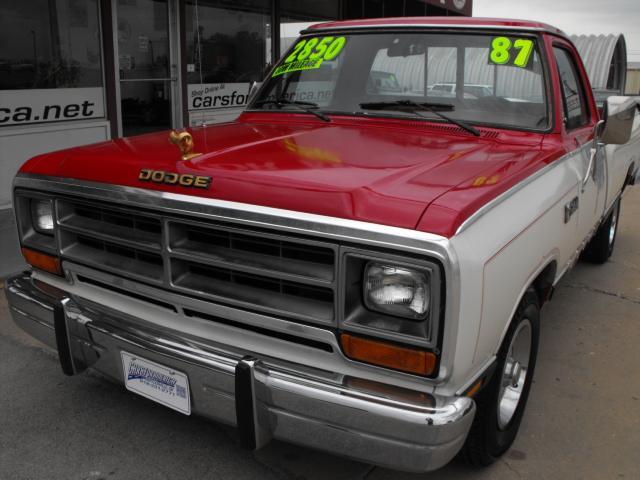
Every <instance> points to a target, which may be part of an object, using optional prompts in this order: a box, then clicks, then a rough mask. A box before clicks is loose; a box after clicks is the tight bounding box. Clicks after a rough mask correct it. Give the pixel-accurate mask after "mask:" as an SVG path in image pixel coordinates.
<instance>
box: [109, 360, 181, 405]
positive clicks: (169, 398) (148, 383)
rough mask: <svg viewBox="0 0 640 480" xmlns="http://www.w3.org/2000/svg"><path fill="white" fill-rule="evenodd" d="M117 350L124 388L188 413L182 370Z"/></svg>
mask: <svg viewBox="0 0 640 480" xmlns="http://www.w3.org/2000/svg"><path fill="white" fill-rule="evenodd" d="M120 353H121V355H122V367H123V371H124V384H125V386H126V387H127V390H131V391H132V392H135V393H137V394H139V395H142V396H143V397H147V398H148V399H150V400H154V401H156V402H158V403H161V404H162V405H164V406H166V407H169V408H173V409H174V410H177V411H179V412H180V413H184V414H185V415H190V414H191V400H190V396H189V379H188V378H187V376H186V375H185V374H184V373H182V372H177V371H175V370H174V369H172V368H169V367H165V366H163V365H159V364H157V363H155V362H152V361H150V360H145V359H144V358H140V357H138V356H136V355H132V354H130V353H127V352H120Z"/></svg>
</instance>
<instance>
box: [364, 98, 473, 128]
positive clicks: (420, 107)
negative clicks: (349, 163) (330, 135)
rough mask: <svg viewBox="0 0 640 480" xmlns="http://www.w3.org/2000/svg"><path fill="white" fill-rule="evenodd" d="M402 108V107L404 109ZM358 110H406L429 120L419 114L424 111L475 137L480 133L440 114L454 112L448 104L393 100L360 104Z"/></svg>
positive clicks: (452, 107)
mask: <svg viewBox="0 0 640 480" xmlns="http://www.w3.org/2000/svg"><path fill="white" fill-rule="evenodd" d="M397 107H400V108H397ZM402 107H404V109H403V108H402ZM360 108H364V109H365V110H386V109H392V110H394V109H395V110H398V111H400V112H402V111H404V110H407V111H409V112H410V113H414V114H416V115H418V116H420V117H422V118H429V117H426V116H424V115H422V114H421V113H420V112H421V111H425V110H426V111H428V112H431V113H433V114H435V115H437V116H438V117H440V118H442V119H443V120H446V121H447V122H449V123H453V124H454V125H457V126H459V127H460V128H463V129H464V130H466V131H467V132H469V133H471V134H473V135H475V136H476V137H479V136H480V132H479V131H478V130H477V129H476V128H474V127H472V126H471V125H469V124H467V123H465V122H462V121H460V120H456V119H454V118H451V117H450V116H448V115H445V114H444V113H442V110H445V111H448V112H451V111H453V110H455V107H454V106H453V105H452V104H450V103H418V102H414V101H411V100H394V101H390V102H372V103H361V104H360Z"/></svg>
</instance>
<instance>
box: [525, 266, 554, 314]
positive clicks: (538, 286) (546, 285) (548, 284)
mask: <svg viewBox="0 0 640 480" xmlns="http://www.w3.org/2000/svg"><path fill="white" fill-rule="evenodd" d="M557 268H558V264H557V263H556V262H555V260H554V261H553V262H551V263H550V264H549V265H547V266H546V267H545V268H544V270H542V271H541V272H540V273H539V274H538V276H537V277H536V278H535V280H534V281H533V282H532V284H531V286H532V287H533V288H534V289H535V291H536V293H537V294H538V298H539V299H540V306H541V307H542V305H544V304H545V303H547V302H548V301H549V300H550V299H551V293H552V292H553V281H554V280H555V278H556V270H557Z"/></svg>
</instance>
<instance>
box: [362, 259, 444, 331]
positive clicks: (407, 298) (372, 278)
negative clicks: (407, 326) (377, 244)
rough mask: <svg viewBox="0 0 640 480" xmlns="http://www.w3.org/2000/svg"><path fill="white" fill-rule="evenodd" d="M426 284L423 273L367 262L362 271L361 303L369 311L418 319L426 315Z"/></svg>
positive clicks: (428, 292)
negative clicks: (362, 292)
mask: <svg viewBox="0 0 640 480" xmlns="http://www.w3.org/2000/svg"><path fill="white" fill-rule="evenodd" d="M429 281H430V279H429V276H428V274H427V273H425V272H421V271H418V270H412V269H409V268H404V267H397V266H393V265H384V264H380V263H374V262H370V263H369V264H367V267H366V269H365V272H364V282H363V284H364V303H365V305H366V306H367V308H369V309H370V310H375V311H378V312H382V313H386V314H389V315H395V316H398V317H405V318H411V319H415V320H422V319H424V318H425V317H426V316H427V313H428V312H429V303H430V291H431V286H430V285H429Z"/></svg>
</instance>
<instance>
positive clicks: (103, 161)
mask: <svg viewBox="0 0 640 480" xmlns="http://www.w3.org/2000/svg"><path fill="white" fill-rule="evenodd" d="M191 132H192V134H193V138H194V141H195V146H196V147H195V151H196V152H202V153H203V155H200V156H198V157H196V158H194V159H192V160H190V161H186V162H185V161H182V160H181V159H180V152H179V151H178V149H177V148H176V147H174V146H172V145H170V144H169V142H168V133H167V132H161V133H154V134H148V135H142V136H138V137H130V138H124V139H117V140H113V141H108V142H103V143H99V144H95V145H90V146H86V147H78V148H73V149H69V150H62V151H59V152H54V153H49V154H46V155H41V156H39V157H36V158H34V159H32V160H30V161H29V162H27V163H26V164H25V165H24V166H23V167H22V170H21V171H22V172H26V173H35V174H41V175H51V176H57V177H69V178H76V179H81V180H89V181H96V182H102V183H111V184H119V185H127V186H134V187H141V188H147V189H154V190H164V191H171V192H175V193H183V194H187V195H197V196H203V197H211V198H217V199H223V200H229V201H235V202H242V203H250V204H257V205H264V206H269V207H275V208H283V209H288V210H297V211H303V212H308V213H316V214H321V215H329V216H335V217H342V218H348V219H354V220H361V221H367V222H374V223H381V224H386V225H391V226H398V227H404V228H416V227H417V226H418V224H419V223H420V228H421V229H424V230H429V231H432V232H433V233H439V234H444V235H451V234H452V232H453V231H455V228H457V225H459V224H460V223H461V222H462V221H463V220H464V219H463V218H461V215H462V212H463V211H464V210H469V209H473V204H476V203H478V202H480V203H483V202H486V201H487V200H488V199H489V198H492V197H494V196H495V195H497V194H499V193H500V192H501V191H504V190H505V189H506V188H508V187H509V186H511V185H512V184H513V183H514V182H515V181H517V180H518V179H520V178H522V176H526V175H528V174H530V173H531V172H532V171H534V170H536V169H537V168H539V166H541V165H542V162H543V160H544V155H543V154H542V153H541V152H540V142H541V139H542V137H541V136H539V135H531V134H523V133H513V132H512V133H509V132H499V131H490V130H487V131H485V132H484V133H483V138H476V137H473V136H471V135H469V134H467V133H466V132H459V131H457V129H451V128H449V126H442V125H441V124H428V123H425V122H407V121H406V120H404V121H393V120H384V121H381V120H379V119H377V120H373V119H371V120H370V119H366V120H363V119H345V118H340V119H339V118H335V119H334V121H333V122H332V123H325V122H322V121H320V120H316V119H315V118H313V117H309V116H308V115H278V114H245V115H243V116H242V117H241V118H240V120H239V121H237V122H234V123H229V124H223V125H216V126H211V127H206V128H196V129H193V130H191ZM141 169H154V170H164V171H169V172H177V173H190V174H195V175H207V176H211V177H213V183H212V185H211V187H210V188H209V189H206V190H204V189H196V188H185V187H180V186H171V185H158V184H153V183H148V182H142V181H140V180H138V175H139V172H140V170H141ZM454 189H455V190H456V191H460V192H462V193H463V195H462V196H461V197H460V198H461V199H462V200H458V202H457V203H455V202H454V203H455V211H454V210H452V211H450V212H444V213H443V210H442V209H439V210H438V211H437V213H436V214H435V216H434V219H435V223H434V222H429V221H428V218H427V217H428V215H427V216H426V217H425V219H423V221H422V222H420V219H421V217H422V216H423V213H424V212H425V209H426V208H427V207H428V206H429V205H430V204H432V203H433V202H434V200H436V199H437V198H438V197H440V196H442V195H443V194H445V193H446V192H449V191H452V190H454ZM465 192H466V193H465ZM470 192H471V194H470ZM461 202H462V204H461ZM476 209H477V208H476Z"/></svg>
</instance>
